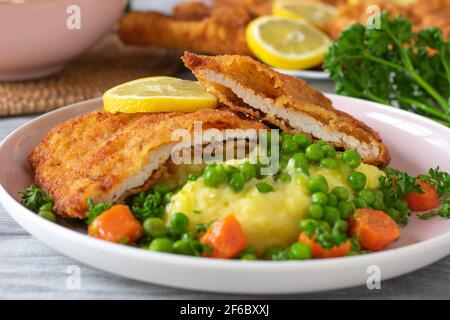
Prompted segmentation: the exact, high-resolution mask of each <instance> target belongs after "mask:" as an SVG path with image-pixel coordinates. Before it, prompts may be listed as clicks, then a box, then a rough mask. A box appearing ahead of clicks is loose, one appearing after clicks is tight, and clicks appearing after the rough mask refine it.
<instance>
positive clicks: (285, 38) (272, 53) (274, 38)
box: [245, 16, 330, 69]
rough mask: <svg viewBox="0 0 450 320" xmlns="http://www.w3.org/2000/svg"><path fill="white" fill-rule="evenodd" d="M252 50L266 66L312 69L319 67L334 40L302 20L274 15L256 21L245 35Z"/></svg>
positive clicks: (248, 27)
mask: <svg viewBox="0 0 450 320" xmlns="http://www.w3.org/2000/svg"><path fill="white" fill-rule="evenodd" d="M245 37H246V40H247V44H248V46H249V48H250V50H251V51H252V52H253V53H254V55H255V56H257V57H258V58H259V59H260V60H261V61H263V62H264V63H266V64H268V65H270V66H272V67H276V68H282V69H308V68H312V67H315V66H317V65H319V64H320V63H321V62H322V61H323V57H324V55H325V53H326V52H327V50H328V45H329V44H330V39H329V38H328V36H327V35H325V34H324V33H323V32H322V31H320V30H318V29H316V28H314V27H313V26H311V25H310V24H308V23H305V22H302V21H300V20H293V19H286V18H280V17H274V16H265V17H259V18H257V19H255V20H253V21H252V22H251V23H250V24H249V25H248V26H247V29H246V34H245Z"/></svg>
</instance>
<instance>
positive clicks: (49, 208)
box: [39, 202, 53, 212]
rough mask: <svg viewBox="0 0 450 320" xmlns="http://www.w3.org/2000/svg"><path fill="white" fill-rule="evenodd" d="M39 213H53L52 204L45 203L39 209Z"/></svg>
mask: <svg viewBox="0 0 450 320" xmlns="http://www.w3.org/2000/svg"><path fill="white" fill-rule="evenodd" d="M41 211H49V212H53V204H52V203H50V202H49V203H46V204H44V205H42V206H41V207H40V208H39V212H41Z"/></svg>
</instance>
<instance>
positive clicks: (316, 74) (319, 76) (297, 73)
mask: <svg viewBox="0 0 450 320" xmlns="http://www.w3.org/2000/svg"><path fill="white" fill-rule="evenodd" d="M274 70H276V71H278V72H280V73H283V74H287V75H288V76H292V77H296V78H301V79H306V80H331V79H330V75H329V74H328V73H327V72H325V71H318V70H286V69H277V68H274Z"/></svg>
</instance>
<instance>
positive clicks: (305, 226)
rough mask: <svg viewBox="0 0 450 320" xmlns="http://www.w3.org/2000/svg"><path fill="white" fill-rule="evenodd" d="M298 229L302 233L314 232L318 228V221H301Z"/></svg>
mask: <svg viewBox="0 0 450 320" xmlns="http://www.w3.org/2000/svg"><path fill="white" fill-rule="evenodd" d="M298 227H299V229H300V231H306V232H312V231H314V229H316V227H317V221H315V220H312V219H305V220H300V222H299V224H298Z"/></svg>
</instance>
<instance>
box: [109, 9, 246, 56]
mask: <svg viewBox="0 0 450 320" xmlns="http://www.w3.org/2000/svg"><path fill="white" fill-rule="evenodd" d="M186 6H187V4H186V5H184V6H183V7H180V8H179V10H176V11H175V15H174V16H168V15H164V14H161V13H157V12H131V13H129V14H127V15H126V16H125V17H124V18H123V19H122V21H121V23H120V27H119V31H118V33H119V36H120V38H121V39H122V41H123V42H124V43H126V44H133V45H141V46H144V45H154V46H158V47H162V48H168V49H183V50H190V51H195V52H202V53H210V54H220V53H238V54H246V55H252V53H251V51H250V50H249V48H248V47H247V43H246V41H245V28H246V26H247V24H248V23H249V22H250V21H251V20H252V17H251V16H250V14H249V13H248V12H247V10H245V9H244V8H243V7H231V6H223V7H217V8H211V9H210V10H209V9H208V8H206V7H205V6H202V5H189V8H184V7H186ZM191 7H192V12H190V8H191Z"/></svg>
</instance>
